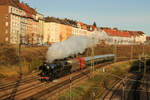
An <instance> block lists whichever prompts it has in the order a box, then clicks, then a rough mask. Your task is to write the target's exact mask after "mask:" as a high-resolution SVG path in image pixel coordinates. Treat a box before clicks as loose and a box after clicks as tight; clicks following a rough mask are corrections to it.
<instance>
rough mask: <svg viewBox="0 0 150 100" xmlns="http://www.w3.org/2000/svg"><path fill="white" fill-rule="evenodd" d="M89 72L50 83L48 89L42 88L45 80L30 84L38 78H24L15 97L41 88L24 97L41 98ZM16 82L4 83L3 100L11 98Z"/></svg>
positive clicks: (1, 96) (0, 90)
mask: <svg viewBox="0 0 150 100" xmlns="http://www.w3.org/2000/svg"><path fill="white" fill-rule="evenodd" d="M112 63H113V62H107V63H103V64H100V65H97V66H98V67H96V69H98V68H100V67H102V66H105V65H108V64H112ZM81 72H82V73H81ZM88 73H90V70H88V69H87V70H86V71H85V72H83V71H80V72H79V73H78V74H77V75H75V76H73V77H72V79H71V80H70V79H67V80H65V81H62V82H60V83H58V84H55V85H50V86H49V87H47V88H46V89H45V88H44V89H42V88H43V85H45V84H47V83H45V82H44V83H40V81H36V82H37V83H36V82H35V83H33V84H30V83H31V81H32V82H34V81H35V80H36V78H35V77H34V78H30V79H27V80H22V81H20V83H19V85H20V88H19V89H18V90H17V92H16V93H15V96H14V97H20V96H21V95H24V94H25V93H28V92H29V91H33V90H35V89H36V90H37V89H39V90H40V91H38V92H37V93H35V94H33V95H32V96H29V97H27V98H24V99H25V100H29V99H32V98H39V97H40V96H43V95H44V94H45V93H50V92H52V91H54V90H56V89H58V88H60V87H61V86H64V85H67V84H69V83H70V82H73V81H75V80H77V79H79V78H81V77H83V76H85V75H87V74H88ZM38 82H39V83H38ZM16 84H17V82H15V83H13V84H7V85H4V86H3V87H1V88H0V92H3V93H2V94H1V93H0V98H1V100H9V99H10V98H11V92H10V89H13V88H14V86H15V85H16ZM26 84H28V85H27V86H26V87H21V86H22V85H26ZM49 84H51V83H49ZM2 90H3V91H2ZM4 91H6V92H4ZM12 91H13V90H12ZM22 99H23V98H22Z"/></svg>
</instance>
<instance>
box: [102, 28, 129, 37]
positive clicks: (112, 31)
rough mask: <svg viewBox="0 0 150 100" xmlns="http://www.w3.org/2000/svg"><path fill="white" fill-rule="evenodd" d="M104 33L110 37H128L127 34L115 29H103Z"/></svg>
mask: <svg viewBox="0 0 150 100" xmlns="http://www.w3.org/2000/svg"><path fill="white" fill-rule="evenodd" d="M104 31H105V32H106V33H107V34H108V35H110V36H118V37H130V36H131V35H130V34H129V32H124V31H120V30H115V29H104Z"/></svg>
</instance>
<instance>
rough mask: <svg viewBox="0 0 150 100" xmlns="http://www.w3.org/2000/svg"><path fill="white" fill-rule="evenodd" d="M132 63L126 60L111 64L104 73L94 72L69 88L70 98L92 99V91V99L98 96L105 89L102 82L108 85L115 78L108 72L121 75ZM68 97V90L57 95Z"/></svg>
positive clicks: (65, 98) (64, 98) (64, 99)
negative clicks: (90, 76) (92, 75)
mask: <svg viewBox="0 0 150 100" xmlns="http://www.w3.org/2000/svg"><path fill="white" fill-rule="evenodd" d="M134 63H135V62H132V63H130V62H127V61H126V62H122V63H116V64H112V65H111V66H110V67H109V68H108V69H107V72H105V73H103V72H102V70H101V72H99V73H96V75H95V76H94V78H93V79H88V80H86V81H85V82H84V83H83V84H80V85H79V86H77V87H75V88H73V89H72V90H71V98H73V99H74V100H92V94H93V93H94V94H95V97H94V99H96V98H99V97H100V96H101V95H102V93H103V92H104V91H105V87H104V82H105V86H107V87H109V86H111V85H112V83H113V82H114V81H115V80H117V78H115V77H114V76H111V75H110V74H108V73H111V74H114V75H117V76H119V77H121V76H123V75H125V74H126V73H128V71H129V70H130V68H131V66H132V64H134ZM69 97H70V91H67V92H65V93H64V94H62V95H61V96H60V97H59V100H69Z"/></svg>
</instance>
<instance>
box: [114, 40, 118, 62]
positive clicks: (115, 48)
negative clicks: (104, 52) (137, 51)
mask: <svg viewBox="0 0 150 100" xmlns="http://www.w3.org/2000/svg"><path fill="white" fill-rule="evenodd" d="M114 54H115V59H114V63H115V62H116V61H117V43H116V41H115V44H114Z"/></svg>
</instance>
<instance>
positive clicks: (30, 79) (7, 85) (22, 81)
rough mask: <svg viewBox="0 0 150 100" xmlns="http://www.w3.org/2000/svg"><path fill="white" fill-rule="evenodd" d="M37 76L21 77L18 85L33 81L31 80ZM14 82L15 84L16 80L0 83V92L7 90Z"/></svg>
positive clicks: (13, 85)
mask: <svg viewBox="0 0 150 100" xmlns="http://www.w3.org/2000/svg"><path fill="white" fill-rule="evenodd" d="M38 78H39V77H38V76H34V77H29V78H26V79H21V80H20V85H23V84H26V83H30V82H33V81H35V80H37V79H38ZM16 84H17V82H11V83H7V84H1V85H0V92H1V91H4V90H9V89H11V88H13V87H15V85H16Z"/></svg>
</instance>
